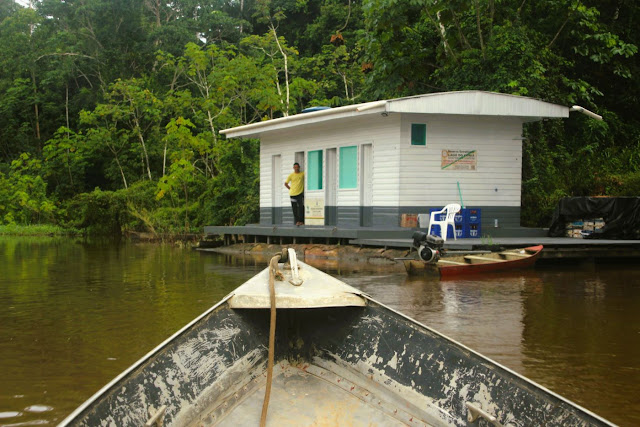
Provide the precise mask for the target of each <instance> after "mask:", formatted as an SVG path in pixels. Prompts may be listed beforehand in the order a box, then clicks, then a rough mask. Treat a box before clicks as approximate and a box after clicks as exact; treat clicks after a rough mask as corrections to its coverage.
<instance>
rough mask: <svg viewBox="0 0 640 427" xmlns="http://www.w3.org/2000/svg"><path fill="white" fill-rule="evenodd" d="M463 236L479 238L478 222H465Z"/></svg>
mask: <svg viewBox="0 0 640 427" xmlns="http://www.w3.org/2000/svg"><path fill="white" fill-rule="evenodd" d="M464 237H466V238H468V239H479V238H480V224H479V223H478V224H465V226H464Z"/></svg>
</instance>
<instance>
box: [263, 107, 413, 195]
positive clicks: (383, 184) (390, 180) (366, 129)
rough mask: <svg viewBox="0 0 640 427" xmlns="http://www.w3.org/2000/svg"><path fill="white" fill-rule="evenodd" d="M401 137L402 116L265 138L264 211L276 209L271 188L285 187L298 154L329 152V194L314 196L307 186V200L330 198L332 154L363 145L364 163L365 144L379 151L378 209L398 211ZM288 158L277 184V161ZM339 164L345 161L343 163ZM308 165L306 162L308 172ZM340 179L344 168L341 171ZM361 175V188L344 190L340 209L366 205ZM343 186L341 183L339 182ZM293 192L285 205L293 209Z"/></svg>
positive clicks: (376, 170)
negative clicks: (274, 168)
mask: <svg viewBox="0 0 640 427" xmlns="http://www.w3.org/2000/svg"><path fill="white" fill-rule="evenodd" d="M399 137H400V115H391V116H388V117H383V116H379V115H376V116H373V117H372V116H364V117H362V118H356V119H345V120H336V121H334V122H331V123H330V124H328V123H322V124H320V125H310V126H304V127H302V128H292V129H290V130H283V131H274V132H269V133H266V134H263V135H262V137H261V139H260V207H263V208H264V207H271V206H272V203H271V186H272V185H284V180H285V179H286V177H287V176H288V175H289V173H291V172H292V171H293V163H294V161H295V160H294V155H295V153H296V152H298V151H304V152H309V151H313V150H324V151H323V154H324V157H325V158H324V160H323V163H324V169H325V170H323V180H322V181H323V187H324V188H323V190H322V191H309V190H307V189H306V188H307V186H306V184H305V196H307V197H309V196H313V195H314V194H318V193H319V194H324V189H326V185H327V179H326V178H327V177H326V173H325V172H326V150H327V149H328V148H337V149H338V153H337V154H338V157H339V148H340V147H346V146H353V145H357V146H358V159H359V160H358V163H359V162H360V155H361V150H360V146H361V145H362V144H372V148H373V200H372V205H373V206H397V205H398V203H399V191H398V188H399V183H400V174H399V167H400V157H399V151H398V140H399ZM277 154H280V155H281V156H282V169H283V170H282V173H281V180H280V182H276V183H273V182H271V181H272V176H271V164H272V160H271V159H272V156H273V155H277ZM338 162H339V160H338ZM307 165H308V162H307V161H306V160H305V168H304V169H305V171H306V166H307ZM336 172H337V173H336V175H337V179H336V181H338V180H339V166H338V168H337V169H336ZM359 172H360V171H358V189H353V190H352V189H343V190H341V189H338V190H337V193H336V201H337V206H359V205H360V190H359V187H360V173H359ZM336 185H337V183H336ZM288 196H289V193H288V191H286V188H285V189H284V191H283V192H282V202H281V206H285V207H286V206H289V197H288Z"/></svg>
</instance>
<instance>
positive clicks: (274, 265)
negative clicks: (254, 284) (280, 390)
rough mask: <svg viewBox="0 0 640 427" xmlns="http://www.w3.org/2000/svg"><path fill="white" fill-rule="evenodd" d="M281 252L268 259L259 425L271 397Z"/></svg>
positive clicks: (263, 420)
mask: <svg viewBox="0 0 640 427" xmlns="http://www.w3.org/2000/svg"><path fill="white" fill-rule="evenodd" d="M284 254H286V252H283V253H282V254H277V255H275V256H274V257H273V258H271V261H269V299H270V301H271V320H270V323H269V358H268V359H267V385H266V388H265V390H264V401H263V402H262V415H261V417H260V427H265V426H266V423H267V411H268V409H269V398H270V397H271V382H272V380H273V359H274V354H275V343H276V285H275V276H276V271H277V269H278V262H279V261H280V260H281V259H282V258H283V255H284ZM284 256H285V257H286V255H284Z"/></svg>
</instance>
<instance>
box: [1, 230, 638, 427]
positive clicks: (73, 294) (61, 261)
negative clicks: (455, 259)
mask: <svg viewBox="0 0 640 427" xmlns="http://www.w3.org/2000/svg"><path fill="white" fill-rule="evenodd" d="M310 263H311V264H312V265H315V266H317V267H319V268H322V269H325V270H327V271H328V272H329V273H331V274H332V275H334V276H337V277H339V278H341V279H342V280H344V281H345V282H347V283H348V284H350V285H352V286H354V287H356V288H359V289H362V290H364V291H365V292H367V293H368V294H369V295H371V296H372V297H373V298H374V299H376V300H378V301H380V302H382V303H384V304H386V305H388V306H390V307H391V308H394V309H396V310H399V311H401V312H403V313H404V314H406V315H409V316H411V317H413V318H415V319H416V320H418V321H419V322H421V323H423V324H425V325H427V326H429V327H432V328H434V329H436V330H437V331H439V332H441V333H443V334H445V335H447V336H449V337H450V338H452V339H454V340H456V341H458V342H461V343H463V344H465V345H466V346H468V347H471V348H472V349H474V350H476V351H479V352H480V353H482V354H484V355H485V356H488V357H490V358H491V359H493V360H495V361H497V362H499V363H501V364H503V365H505V366H507V367H509V368H511V369H513V370H515V371H516V372H518V373H520V374H523V375H525V376H527V377H529V378H530V379H532V380H534V381H536V382H537V383H539V384H541V385H543V386H545V387H547V388H549V389H551V390H552V391H554V392H557V393H559V394H561V395H562V396H564V397H566V398H568V399H570V400H573V401H574V402H576V403H578V404H579V405H582V406H584V407H586V408H587V409H589V410H591V411H593V412H595V413H597V414H598V415H601V416H603V417H605V418H607V419H609V420H610V421H612V422H614V423H617V424H620V425H628V426H632V425H640V263H638V262H635V261H631V262H625V263H622V262H619V263H615V264H614V263H596V264H594V263H572V264H567V263H563V264H557V263H556V264H553V265H545V264H543V265H538V266H537V267H536V268H535V269H533V270H528V271H525V272H522V273H517V274H509V275H495V276H489V277H478V278H469V279H466V280H450V281H440V280H438V279H435V278H426V279H425V278H409V277H407V276H406V274H405V273H404V271H403V270H402V269H399V268H398V269H394V268H388V267H386V268H383V267H371V268H366V267H363V266H362V265H355V264H346V265H341V264H339V263H336V262H330V263H325V264H324V265H323V264H321V263H319V262H315V263H314V262H310ZM262 268H264V264H263V263H262V262H261V261H256V260H254V259H249V258H238V257H230V256H224V255H219V254H214V253H203V252H198V251H193V250H190V249H183V248H179V247H176V246H171V245H149V244H145V245H134V244H114V243H108V242H104V243H100V242H93V243H87V242H82V241H76V240H73V239H68V238H26V237H24V238H17V237H3V236H0V426H32V425H44V424H56V423H58V422H60V421H61V420H62V419H63V418H64V417H65V416H66V415H67V414H69V413H70V412H71V411H73V409H75V408H76V407H77V406H78V405H80V404H81V403H82V402H83V401H84V400H86V399H87V398H88V397H90V396H91V395H92V394H93V393H95V392H96V391H97V390H98V389H100V388H101V387H102V386H103V385H105V384H106V383H107V382H109V381H110V380H111V379H112V378H113V377H115V376H116V375H117V374H119V373H120V372H121V371H122V370H124V369H125V368H127V367H128V366H129V365H131V364H132V363H133V362H135V361H136V360H138V359H139V358H140V357H142V356H143V355H144V354H146V353H147V352H148V351H150V350H151V349H153V348H154V347H156V346H157V345H158V344H159V343H161V342H162V341H163V340H165V339H166V338H167V337H169V336H170V335H172V334H173V333H174V332H175V331H176V330H178V329H179V328H181V327H182V326H184V325H185V324H186V323H187V322H189V321H190V320H192V319H193V318H194V317H196V316H197V315H198V314H200V313H202V312H203V311H204V310H206V309H207V308H209V307H210V306H212V305H214V304H215V303H216V302H217V301H219V300H220V299H221V298H222V297H224V296H225V295H226V294H228V293H229V292H230V291H232V290H233V289H234V288H235V287H237V286H238V285H240V284H241V283H243V282H244V281H245V280H246V279H248V278H250V277H251V276H253V275H254V274H256V273H257V272H258V271H260V270H261V269H262Z"/></svg>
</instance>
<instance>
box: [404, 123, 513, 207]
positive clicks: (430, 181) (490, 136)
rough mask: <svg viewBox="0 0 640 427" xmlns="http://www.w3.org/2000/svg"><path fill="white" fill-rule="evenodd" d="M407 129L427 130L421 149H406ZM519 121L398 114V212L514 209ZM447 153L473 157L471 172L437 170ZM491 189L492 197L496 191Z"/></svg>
mask: <svg viewBox="0 0 640 427" xmlns="http://www.w3.org/2000/svg"><path fill="white" fill-rule="evenodd" d="M411 123H426V124H427V145H426V147H424V146H412V145H411ZM521 135H522V121H521V120H520V119H517V118H499V117H498V118H496V117H469V116H457V117H452V116H434V115H422V114H404V115H403V118H402V132H401V143H400V159H401V160H400V182H401V195H400V206H424V205H426V206H444V205H445V204H447V203H454V202H457V203H459V201H460V197H459V195H458V186H457V182H459V183H460V188H461V190H462V197H463V201H464V204H465V206H474V205H475V206H520V185H521V176H522V140H521ZM443 149H447V150H465V151H471V150H476V151H477V170H476V171H465V170H455V169H453V168H447V169H444V170H443V169H442V168H441V153H442V150H443ZM496 189H497V191H496Z"/></svg>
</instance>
